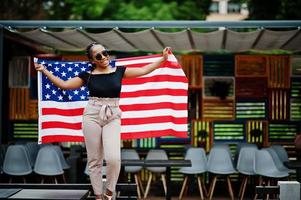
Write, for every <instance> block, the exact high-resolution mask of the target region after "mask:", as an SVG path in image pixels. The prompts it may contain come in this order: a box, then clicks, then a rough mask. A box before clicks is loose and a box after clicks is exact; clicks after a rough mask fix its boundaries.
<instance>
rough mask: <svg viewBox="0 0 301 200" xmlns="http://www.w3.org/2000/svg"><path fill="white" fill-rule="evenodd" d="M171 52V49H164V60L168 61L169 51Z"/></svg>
mask: <svg viewBox="0 0 301 200" xmlns="http://www.w3.org/2000/svg"><path fill="white" fill-rule="evenodd" d="M170 50H171V48H170V47H165V48H164V49H163V53H162V54H163V59H164V60H167V59H168V51H170Z"/></svg>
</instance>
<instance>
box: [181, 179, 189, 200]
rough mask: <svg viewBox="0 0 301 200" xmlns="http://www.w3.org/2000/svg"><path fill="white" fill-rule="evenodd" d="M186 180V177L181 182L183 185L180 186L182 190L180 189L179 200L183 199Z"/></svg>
mask: <svg viewBox="0 0 301 200" xmlns="http://www.w3.org/2000/svg"><path fill="white" fill-rule="evenodd" d="M187 180H188V176H185V178H184V181H183V185H182V189H181V192H180V196H179V199H182V198H183V194H184V189H185V187H186V184H187Z"/></svg>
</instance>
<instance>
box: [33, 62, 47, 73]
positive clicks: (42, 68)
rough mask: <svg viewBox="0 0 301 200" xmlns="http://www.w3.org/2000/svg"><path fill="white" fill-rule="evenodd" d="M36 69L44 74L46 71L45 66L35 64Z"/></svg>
mask: <svg viewBox="0 0 301 200" xmlns="http://www.w3.org/2000/svg"><path fill="white" fill-rule="evenodd" d="M34 67H35V69H36V70H37V71H40V72H43V71H44V70H45V66H44V65H42V64H39V63H34Z"/></svg>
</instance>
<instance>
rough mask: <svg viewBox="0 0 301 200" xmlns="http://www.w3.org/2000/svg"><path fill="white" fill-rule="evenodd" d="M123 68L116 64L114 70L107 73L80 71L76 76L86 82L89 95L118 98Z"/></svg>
mask: <svg viewBox="0 0 301 200" xmlns="http://www.w3.org/2000/svg"><path fill="white" fill-rule="evenodd" d="M125 69H126V68H125V67H124V66H118V67H117V68H116V71H115V72H112V73H108V74H90V73H88V72H82V73H80V74H79V75H78V77H79V78H81V79H83V81H84V82H85V84H87V86H88V89H89V92H90V96H91V97H101V98H119V97H120V91H121V80H122V77H123V74H124V72H125Z"/></svg>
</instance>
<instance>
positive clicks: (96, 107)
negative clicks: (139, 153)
mask: <svg viewBox="0 0 301 200" xmlns="http://www.w3.org/2000/svg"><path fill="white" fill-rule="evenodd" d="M118 103H119V99H118V98H95V97H92V98H90V99H89V101H88V105H87V106H86V108H85V110H84V114H83V133H84V137H85V144H86V149H87V157H88V168H89V174H90V179H91V184H92V187H93V190H94V194H95V195H100V194H102V193H103V182H102V165H103V159H105V160H106V164H107V168H106V179H107V181H106V182H107V184H106V188H107V189H109V190H110V191H112V192H113V191H115V187H116V184H117V180H118V176H119V172H120V165H121V161H120V124H121V123H120V118H121V110H120V109H119V104H118Z"/></svg>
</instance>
